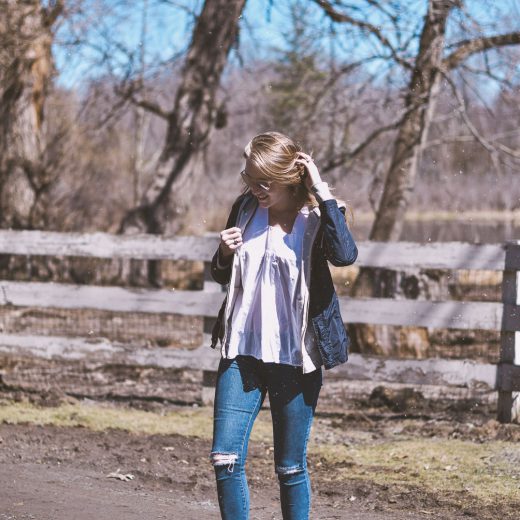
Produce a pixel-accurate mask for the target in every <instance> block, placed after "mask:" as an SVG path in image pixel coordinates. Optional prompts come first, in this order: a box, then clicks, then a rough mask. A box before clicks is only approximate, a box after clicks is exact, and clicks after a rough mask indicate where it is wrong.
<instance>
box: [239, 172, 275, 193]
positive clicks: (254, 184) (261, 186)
mask: <svg viewBox="0 0 520 520" xmlns="http://www.w3.org/2000/svg"><path fill="white" fill-rule="evenodd" d="M240 176H241V177H242V180H243V181H244V182H245V183H246V184H247V185H248V186H249V187H250V188H259V189H261V190H263V191H269V190H270V189H271V184H272V182H273V181H262V182H257V181H254V180H253V179H251V177H249V175H248V174H247V173H246V170H245V169H244V170H242V171H241V172H240Z"/></svg>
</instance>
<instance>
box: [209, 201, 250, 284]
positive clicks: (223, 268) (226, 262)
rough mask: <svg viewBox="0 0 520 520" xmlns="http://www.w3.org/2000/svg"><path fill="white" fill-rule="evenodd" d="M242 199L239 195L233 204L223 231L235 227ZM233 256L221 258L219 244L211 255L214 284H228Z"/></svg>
mask: <svg viewBox="0 0 520 520" xmlns="http://www.w3.org/2000/svg"><path fill="white" fill-rule="evenodd" d="M243 197H244V196H243V195H240V196H239V197H238V198H237V199H236V200H235V202H234V203H233V206H232V208H231V212H230V213H229V216H228V219H227V222H226V227H225V228H224V229H228V228H230V227H233V226H234V225H235V223H236V221H237V216H238V210H239V208H240V204H241V202H242V200H243ZM233 256H234V255H229V256H228V257H224V256H222V254H221V252H220V244H219V247H217V250H216V251H215V254H214V255H213V258H212V260H211V276H212V277H213V280H215V282H217V283H219V284H220V285H226V284H227V283H229V280H230V279H231V266H232V265H233Z"/></svg>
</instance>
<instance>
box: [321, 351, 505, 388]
mask: <svg viewBox="0 0 520 520" xmlns="http://www.w3.org/2000/svg"><path fill="white" fill-rule="evenodd" d="M329 373H330V374H329ZM326 375H327V376H328V377H329V378H346V379H354V380H361V381H362V380H368V381H369V380H371V381H385V382H391V383H406V384H410V385H446V386H460V387H465V388H478V389H482V390H491V389H493V388H496V379H497V367H496V365H492V364H485V363H477V362H475V361H469V360H458V359H438V358H432V359H387V358H381V357H376V356H366V355H362V354H350V355H349V359H348V362H347V363H345V364H343V365H339V366H338V367H335V368H334V369H333V370H330V371H326Z"/></svg>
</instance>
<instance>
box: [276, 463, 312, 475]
mask: <svg viewBox="0 0 520 520" xmlns="http://www.w3.org/2000/svg"><path fill="white" fill-rule="evenodd" d="M275 471H276V474H277V475H278V476H282V475H293V474H294V473H301V472H303V471H305V469H304V468H303V467H302V466H300V465H299V464H298V465H297V466H276V467H275Z"/></svg>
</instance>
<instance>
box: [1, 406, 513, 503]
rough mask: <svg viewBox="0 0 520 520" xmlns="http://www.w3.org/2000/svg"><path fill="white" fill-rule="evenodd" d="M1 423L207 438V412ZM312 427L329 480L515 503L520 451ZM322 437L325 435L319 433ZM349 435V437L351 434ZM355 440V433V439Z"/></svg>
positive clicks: (261, 422) (13, 412)
mask: <svg viewBox="0 0 520 520" xmlns="http://www.w3.org/2000/svg"><path fill="white" fill-rule="evenodd" d="M0 422H7V423H11V424H13V423H31V424H40V425H55V426H64V427H71V426H83V427H87V428H90V429H92V430H97V431H100V430H107V429H110V428H118V429H123V430H126V431H130V432H134V433H140V434H145V435H149V434H179V435H183V436H186V437H199V438H206V439H209V438H210V437H211V434H212V410H211V409H210V408H206V407H200V408H192V409H180V410H174V411H168V412H165V413H156V412H146V411H139V410H134V409H127V408H121V407H116V406H114V405H109V404H99V403H74V404H63V405H60V406H57V407H54V408H43V407H37V406H34V405H31V404H28V403H14V402H11V401H4V402H1V403H0ZM327 428H328V427H327V426H326V425H325V424H324V423H323V421H319V420H318V421H316V423H315V426H314V428H313V434H312V440H311V443H310V446H309V454H310V457H311V461H314V463H316V464H318V465H319V466H322V465H323V464H326V465H327V466H328V467H330V468H333V471H332V472H331V473H329V474H331V475H332V476H331V477H330V478H331V479H333V480H335V481H343V480H344V481H347V480H352V479H355V480H360V481H365V482H367V483H372V484H375V485H383V486H397V487H400V488H403V487H404V488H407V487H409V488H414V489H416V490H417V489H420V490H422V491H423V492H424V493H436V494H437V495H441V496H450V497H451V499H452V500H453V497H454V496H455V497H456V500H457V501H458V503H460V505H461V506H464V504H469V503H471V504H473V505H474V504H475V503H477V504H481V505H483V506H484V505H485V506H489V505H491V504H493V503H496V502H497V501H506V502H507V503H516V502H517V501H518V502H519V503H520V446H519V445H518V444H517V443H516V444H515V443H513V442H506V441H496V440H492V441H489V442H485V443H478V442H473V441H470V440H460V439H450V438H440V437H438V438H436V437H433V438H420V437H413V436H410V435H406V434H402V435H400V436H399V438H395V439H393V438H390V439H389V438H388V437H386V438H383V439H374V438H373V437H372V436H370V435H368V436H364V437H363V441H359V439H358V440H356V439H357V436H355V435H354V436H353V435H351V434H350V433H348V435H349V437H348V439H349V441H348V442H341V439H342V436H344V437H345V439H347V437H346V435H347V432H343V431H341V430H336V431H335V432H334V433H333V435H332V436H331V431H329V430H330V428H329V430H327ZM326 430H327V431H326ZM353 433H355V432H353ZM359 433H361V432H359ZM252 440H253V441H254V442H265V443H266V444H271V442H272V433H271V420H270V413H269V411H268V410H262V411H261V412H260V415H259V417H258V420H257V421H256V422H255V426H254V429H253V433H252Z"/></svg>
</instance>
